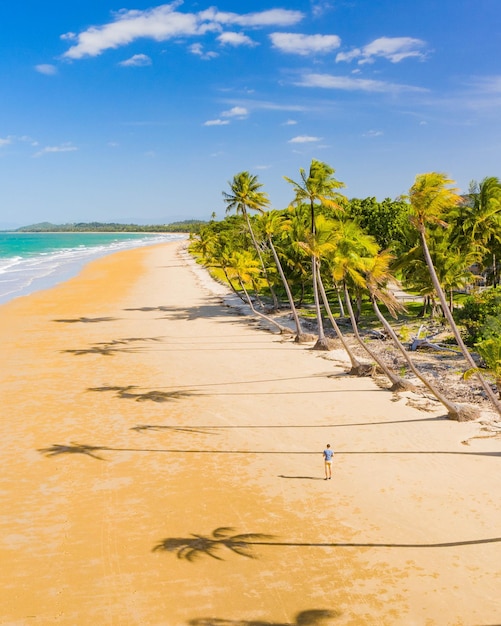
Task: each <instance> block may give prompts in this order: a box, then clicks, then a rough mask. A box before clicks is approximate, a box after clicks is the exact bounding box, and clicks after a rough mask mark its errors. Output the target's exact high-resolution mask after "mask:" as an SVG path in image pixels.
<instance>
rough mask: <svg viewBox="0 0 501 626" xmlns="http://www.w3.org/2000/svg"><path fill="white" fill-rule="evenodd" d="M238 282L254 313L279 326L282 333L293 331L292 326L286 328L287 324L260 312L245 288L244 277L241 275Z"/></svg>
mask: <svg viewBox="0 0 501 626" xmlns="http://www.w3.org/2000/svg"><path fill="white" fill-rule="evenodd" d="M238 282H239V283H240V287H242V291H243V292H244V294H245V297H246V299H247V304H248V305H249V306H250V309H251V311H252V312H253V313H254V315H257V316H258V317H262V318H263V319H265V320H266V321H267V322H269V323H270V324H272V325H273V326H275V327H276V328H278V330H279V331H280V333H281V334H290V333H291V332H292V331H291V329H290V328H286V327H285V326H282V324H279V323H278V322H276V321H275V320H274V319H272V318H271V317H268V316H267V315H265V314H264V313H260V312H259V311H256V309H255V308H254V305H253V304H252V299H251V297H250V296H249V294H248V292H247V289H246V288H245V286H244V284H243V282H242V279H241V278H240V277H239V278H238Z"/></svg>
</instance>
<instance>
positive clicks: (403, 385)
mask: <svg viewBox="0 0 501 626" xmlns="http://www.w3.org/2000/svg"><path fill="white" fill-rule="evenodd" d="M344 299H345V302H346V308H347V309H348V315H349V316H350V320H351V326H352V328H353V334H354V335H355V337H356V339H357V341H358V343H359V344H360V345H361V347H362V348H363V349H364V350H365V351H366V352H367V354H368V355H369V356H370V357H371V358H372V359H373V360H374V361H375V362H376V363H377V365H378V366H379V367H380V368H381V370H382V371H383V372H384V374H385V376H386V377H387V378H388V380H389V381H390V382H391V387H390V390H391V391H403V390H407V391H409V390H414V389H415V387H414V385H412V384H411V383H409V382H407V381H406V380H404V379H403V378H401V377H400V376H398V375H397V374H395V372H392V371H391V370H390V369H389V368H388V367H387V365H386V364H385V363H384V362H383V361H382V359H380V358H379V356H378V355H377V354H376V353H375V352H373V351H372V350H371V349H370V348H369V346H368V345H367V344H365V343H364V342H363V341H362V337H360V333H359V331H358V324H357V321H356V319H355V315H354V313H353V307H352V305H351V299H350V294H349V293H348V286H347V285H346V283H344Z"/></svg>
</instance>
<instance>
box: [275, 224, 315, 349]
mask: <svg viewBox="0 0 501 626" xmlns="http://www.w3.org/2000/svg"><path fill="white" fill-rule="evenodd" d="M268 244H269V246H270V249H271V252H272V254H273V258H274V259H275V263H276V266H277V269H278V273H279V274H280V278H281V279H282V283H283V285H284V289H285V293H286V294H287V299H288V300H289V306H290V308H291V313H292V317H293V318H294V323H295V324H296V339H295V340H296V341H297V342H298V343H300V342H301V341H302V338H304V337H306V335H305V333H304V332H303V329H302V328H301V321H300V319H299V315H298V314H297V310H296V306H295V304H294V298H293V297H292V292H291V290H290V287H289V283H288V282H287V278H286V277H285V274H284V270H283V268H282V264H281V263H280V259H279V258H278V254H277V251H276V249H275V246H274V245H273V240H272V238H271V236H270V235H268Z"/></svg>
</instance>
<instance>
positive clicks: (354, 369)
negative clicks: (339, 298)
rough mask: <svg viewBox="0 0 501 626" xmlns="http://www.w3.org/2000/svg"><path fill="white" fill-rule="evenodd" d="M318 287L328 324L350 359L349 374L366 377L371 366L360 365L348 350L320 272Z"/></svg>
mask: <svg viewBox="0 0 501 626" xmlns="http://www.w3.org/2000/svg"><path fill="white" fill-rule="evenodd" d="M317 278H318V287H319V289H320V293H321V294H322V300H323V303H324V307H325V310H326V311H327V316H328V318H329V320H330V323H331V324H332V327H333V328H334V331H335V333H336V335H337V337H338V339H339V340H340V341H341V343H342V344H343V348H344V350H345V352H346V354H347V355H348V358H349V359H350V363H351V370H350V374H353V375H356V376H367V375H368V374H369V373H370V371H371V369H372V366H370V365H367V364H366V363H360V361H359V360H358V359H357V357H356V356H355V355H354V354H353V352H352V351H351V350H350V347H349V346H348V344H347V342H346V339H345V338H344V335H343V333H342V332H341V330H340V328H339V326H338V325H337V323H336V320H335V319H334V316H333V315H332V311H331V308H330V306H329V301H328V300H327V294H326V293H325V288H324V284H323V282H322V277H321V276H320V272H319V273H318V277H317Z"/></svg>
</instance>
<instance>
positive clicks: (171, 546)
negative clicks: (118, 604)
mask: <svg viewBox="0 0 501 626" xmlns="http://www.w3.org/2000/svg"><path fill="white" fill-rule="evenodd" d="M232 532H234V529H233V528H229V527H224V526H223V527H220V528H216V530H214V531H213V533H212V537H208V536H205V535H197V534H191V535H190V536H189V537H169V538H167V539H162V541H159V542H158V543H157V545H156V546H154V548H153V550H152V551H153V552H160V551H161V552H176V553H177V558H178V559H185V560H187V561H189V562H191V563H193V562H194V561H195V560H196V559H197V558H199V557H201V556H203V555H206V556H210V557H212V558H214V559H217V560H218V561H222V560H224V559H222V558H221V557H220V556H218V554H217V553H218V552H219V550H220V548H223V547H225V548H228V549H229V550H231V551H232V552H234V553H236V554H239V555H241V556H246V557H248V558H251V559H252V558H255V557H254V555H253V554H252V551H251V550H252V546H275V547H284V546H289V547H296V548H413V549H414V548H424V549H429V548H457V547H462V546H472V545H481V544H491V543H501V537H490V538H487V539H471V540H465V541H447V542H442V543H374V542H371V543H369V542H338V543H324V542H322V543H313V542H296V541H272V539H274V536H273V535H264V534H261V533H244V534H240V535H231V534H230V533H232Z"/></svg>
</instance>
